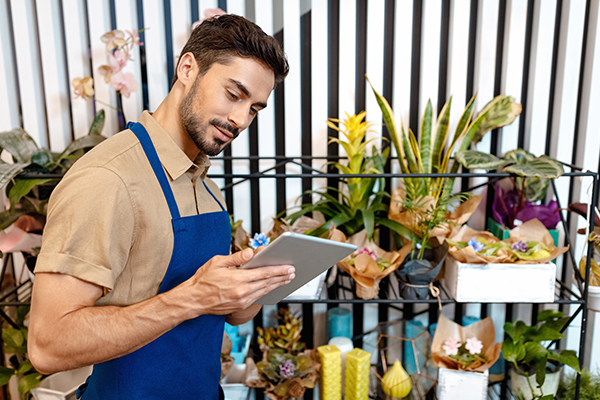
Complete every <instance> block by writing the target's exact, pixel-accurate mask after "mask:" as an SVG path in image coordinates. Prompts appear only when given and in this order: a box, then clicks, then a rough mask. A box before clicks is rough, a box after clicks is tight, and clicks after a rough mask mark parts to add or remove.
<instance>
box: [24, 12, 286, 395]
mask: <svg viewBox="0 0 600 400" xmlns="http://www.w3.org/2000/svg"><path fill="white" fill-rule="evenodd" d="M181 54H182V55H181V58H180V60H179V63H178V65H177V69H176V75H175V77H174V79H173V85H172V88H171V91H170V92H169V94H168V95H167V97H166V98H165V100H164V101H163V102H162V104H161V105H160V106H159V107H158V108H157V110H156V111H155V112H154V114H152V115H151V114H150V113H148V112H144V114H142V116H141V117H140V120H139V123H136V124H133V125H131V124H130V125H129V126H128V127H129V128H130V129H127V130H125V131H123V132H121V133H119V134H117V135H115V136H113V137H111V138H110V139H108V140H106V141H105V142H103V143H102V144H100V145H99V146H97V147H96V148H94V149H93V150H92V151H90V152H89V153H88V154H87V155H86V156H84V157H83V158H82V159H80V160H79V161H78V162H77V163H76V164H75V165H74V166H73V167H72V168H71V169H70V170H69V172H68V173H67V175H66V176H65V177H64V178H63V180H62V181H61V183H60V184H59V185H58V186H57V188H56V189H55V191H54V193H53V194H52V197H51V199H50V203H49V209H48V221H47V224H46V227H45V230H44V238H43V244H42V249H41V252H40V255H39V257H38V262H37V265H36V278H35V284H34V288H33V297H32V307H31V322H30V330H29V356H30V358H31V361H32V363H33V365H34V366H35V367H36V368H37V369H38V371H40V372H42V373H46V374H49V373H53V372H57V371H61V370H67V369H72V368H77V367H81V366H85V365H91V364H94V372H93V373H92V375H91V376H90V378H89V379H88V381H87V383H86V384H85V385H84V386H82V388H81V392H82V393H83V395H82V398H83V399H84V400H93V399H171V398H172V399H175V398H177V399H180V398H189V399H215V400H216V399H218V398H222V397H223V395H222V391H221V389H220V387H219V378H220V349H221V341H222V335H223V324H224V322H225V321H227V322H229V323H231V324H240V323H244V322H246V321H248V320H250V319H251V318H253V317H254V316H255V315H256V313H257V312H258V311H259V309H260V306H259V305H255V304H253V303H254V302H255V301H256V300H257V299H258V298H260V297H261V296H262V295H264V294H266V293H268V292H269V291H271V290H273V289H275V288H277V287H279V286H282V285H284V284H287V283H289V281H290V280H291V279H293V278H294V276H295V275H294V269H293V267H291V266H289V265H288V266H277V267H264V268H259V269H254V270H240V269H235V268H232V267H235V266H237V265H240V264H243V263H245V262H247V261H248V260H250V259H251V258H252V256H253V252H252V250H249V249H247V250H245V251H243V252H240V253H236V254H233V255H229V247H230V239H231V233H230V226H229V216H228V214H227V212H226V211H224V208H223V204H224V201H223V198H222V196H221V194H220V193H219V190H218V189H217V187H216V186H215V184H214V183H213V182H212V181H210V180H208V179H205V176H206V172H207V170H208V166H209V165H210V162H209V161H208V159H207V156H212V155H216V154H218V153H219V152H221V150H223V148H224V147H225V146H226V145H227V144H228V143H230V142H231V141H232V140H233V139H235V137H237V136H238V135H239V134H240V132H242V131H243V130H244V129H246V128H247V127H248V125H249V124H250V123H251V122H252V120H253V119H254V117H255V116H256V114H257V113H258V111H260V110H261V109H263V108H264V107H266V104H267V100H268V98H269V95H270V93H271V91H272V89H273V88H274V87H275V85H276V83H277V82H280V81H281V80H283V79H284V78H285V76H286V75H287V72H288V64H287V61H286V59H285V55H284V53H283V51H282V49H281V47H280V46H279V44H278V43H277V42H276V41H275V39H273V38H272V37H270V36H268V35H266V34H265V33H264V32H263V31H262V30H261V29H260V28H259V27H258V26H256V25H254V24H253V23H251V22H249V21H247V20H245V19H244V18H241V17H237V16H233V15H224V16H221V17H219V18H213V19H209V20H207V21H205V22H204V23H202V24H201V25H200V26H199V27H198V28H196V29H195V30H194V31H193V32H192V35H191V37H190V39H189V40H188V43H187V44H186V45H185V47H184V49H183V51H182V53H181Z"/></svg>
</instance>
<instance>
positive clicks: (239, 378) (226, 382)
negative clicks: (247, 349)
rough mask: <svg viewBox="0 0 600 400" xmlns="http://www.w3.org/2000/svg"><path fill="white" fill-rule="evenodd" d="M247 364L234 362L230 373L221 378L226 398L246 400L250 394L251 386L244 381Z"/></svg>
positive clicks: (229, 399) (227, 399) (226, 399)
mask: <svg viewBox="0 0 600 400" xmlns="http://www.w3.org/2000/svg"><path fill="white" fill-rule="evenodd" d="M245 371H246V364H233V367H231V369H230V370H229V373H228V374H227V375H226V376H225V377H224V378H223V379H221V387H222V388H223V392H224V393H225V400H246V399H248V397H249V396H250V388H249V387H248V386H245V385H244V384H243V383H242V382H243V378H244V372H245Z"/></svg>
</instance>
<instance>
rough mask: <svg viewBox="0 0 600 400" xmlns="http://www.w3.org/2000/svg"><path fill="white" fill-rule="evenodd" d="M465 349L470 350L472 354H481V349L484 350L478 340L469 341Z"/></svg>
mask: <svg viewBox="0 0 600 400" xmlns="http://www.w3.org/2000/svg"><path fill="white" fill-rule="evenodd" d="M465 349H467V350H469V352H470V353H471V354H479V353H481V349H483V343H481V341H480V340H479V339H477V338H471V339H467V344H466V345H465Z"/></svg>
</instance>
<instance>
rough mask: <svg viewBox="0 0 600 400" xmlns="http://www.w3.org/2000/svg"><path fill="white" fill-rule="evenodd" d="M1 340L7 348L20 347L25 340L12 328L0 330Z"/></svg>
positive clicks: (17, 330) (21, 334) (18, 331)
mask: <svg viewBox="0 0 600 400" xmlns="http://www.w3.org/2000/svg"><path fill="white" fill-rule="evenodd" d="M2 340H3V341H4V343H6V344H7V345H8V346H11V347H15V348H18V347H21V346H23V344H24V343H25V338H24V337H23V333H22V332H21V331H20V330H19V329H14V328H4V329H2Z"/></svg>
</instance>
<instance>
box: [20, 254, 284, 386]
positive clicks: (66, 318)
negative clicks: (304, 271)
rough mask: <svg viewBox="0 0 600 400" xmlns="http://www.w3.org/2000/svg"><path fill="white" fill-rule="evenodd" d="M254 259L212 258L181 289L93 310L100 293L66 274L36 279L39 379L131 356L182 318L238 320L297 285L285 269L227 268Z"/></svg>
mask: <svg viewBox="0 0 600 400" xmlns="http://www.w3.org/2000/svg"><path fill="white" fill-rule="evenodd" d="M252 254H253V252H252V251H251V250H247V251H244V252H239V253H235V254H233V255H230V256H216V257H213V258H212V259H211V260H209V261H208V262H207V263H206V264H205V265H204V266H203V267H201V268H199V269H198V271H197V272H196V274H195V275H194V276H193V277H192V278H190V279H189V280H187V281H185V282H183V283H182V284H181V285H179V286H177V287H175V288H174V289H172V290H170V291H168V292H165V293H161V294H159V295H157V296H154V297H152V298H150V299H148V300H145V301H143V302H140V303H137V304H134V305H130V306H127V307H116V306H105V307H94V304H95V302H96V300H98V298H100V296H101V295H102V288H101V287H99V286H97V285H94V284H91V283H88V282H85V281H83V280H80V279H78V278H75V277H72V276H69V275H64V274H55V273H40V274H38V275H37V276H36V279H35V283H34V285H33V297H32V303H31V319H30V324H29V337H28V342H29V348H28V351H29V357H30V359H31V362H32V363H33V365H34V366H35V367H36V369H37V370H38V371H40V372H41V373H44V374H49V373H53V372H58V371H63V370H67V369H73V368H78V367H81V366H85V365H91V364H97V363H100V362H104V361H108V360H111V359H113V358H117V357H121V356H123V355H125V354H128V353H131V352H132V351H134V350H136V349H138V348H140V347H142V346H143V345H145V344H147V343H149V342H151V341H153V340H154V339H156V338H158V337H159V336H161V335H162V334H164V333H165V332H167V331H169V330H171V329H173V328H174V327H175V326H177V325H178V324H180V323H181V322H183V321H185V320H187V319H191V318H195V317H198V316H200V315H203V314H216V315H229V314H231V315H233V316H235V315H243V314H244V313H242V314H237V313H239V312H241V311H243V310H247V309H248V308H249V307H250V306H251V305H252V304H253V303H254V302H255V301H256V300H258V299H259V298H260V297H262V296H263V295H264V294H266V293H268V292H270V291H271V290H273V289H275V288H277V287H279V286H282V285H284V284H286V283H289V281H290V280H291V279H293V278H294V270H293V267H291V266H289V265H288V266H277V267H264V268H257V269H252V270H243V269H233V268H229V267H231V266H236V265H240V264H243V263H245V262H247V261H248V260H250V259H251V258H252ZM250 308H252V309H254V308H255V307H250ZM252 312H253V311H249V313H252ZM256 312H258V310H256ZM233 318H235V317H233Z"/></svg>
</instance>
